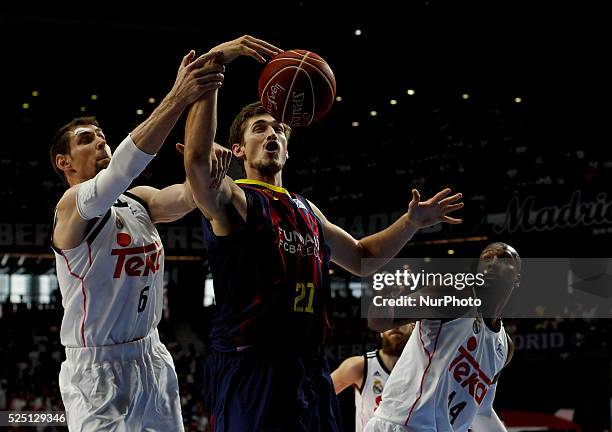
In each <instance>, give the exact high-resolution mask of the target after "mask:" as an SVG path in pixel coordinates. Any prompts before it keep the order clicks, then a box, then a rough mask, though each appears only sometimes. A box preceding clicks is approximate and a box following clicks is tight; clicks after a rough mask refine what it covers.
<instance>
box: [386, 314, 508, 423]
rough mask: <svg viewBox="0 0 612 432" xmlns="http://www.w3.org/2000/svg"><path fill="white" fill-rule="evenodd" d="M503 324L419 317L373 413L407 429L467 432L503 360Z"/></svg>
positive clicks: (489, 400)
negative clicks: (495, 326) (493, 328)
mask: <svg viewBox="0 0 612 432" xmlns="http://www.w3.org/2000/svg"><path fill="white" fill-rule="evenodd" d="M507 356H508V340H507V336H506V331H505V330H504V327H503V324H502V325H501V329H500V331H499V332H497V333H495V332H493V331H491V330H490V329H489V328H488V327H487V326H486V325H485V324H484V322H483V321H482V320H481V319H474V318H459V319H455V320H452V321H448V322H443V321H440V320H421V321H419V322H418V323H417V325H416V328H415V330H414V333H413V337H411V338H410V339H409V340H408V343H407V345H406V347H405V348H404V351H403V352H402V355H401V356H400V358H399V360H398V362H397V364H396V365H395V368H394V369H393V372H392V373H391V376H390V377H389V379H388V380H387V385H386V386H385V390H384V392H383V395H382V401H381V403H380V405H379V407H378V409H377V410H376V416H377V417H381V418H383V419H385V420H387V421H390V422H393V423H396V424H401V425H404V426H405V427H406V429H407V430H408V431H410V432H413V431H414V432H416V431H418V432H425V431H428V432H429V431H432V432H433V431H437V432H466V431H467V430H468V429H469V428H470V426H471V423H472V421H473V419H474V417H475V416H476V414H477V412H478V411H479V410H480V409H482V410H484V409H487V408H488V407H491V405H492V404H493V398H494V397H495V387H496V383H495V382H494V380H495V377H496V376H497V374H498V373H499V372H500V371H501V369H502V368H503V367H504V365H505V363H506V358H507Z"/></svg>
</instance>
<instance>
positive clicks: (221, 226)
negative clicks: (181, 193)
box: [185, 91, 246, 235]
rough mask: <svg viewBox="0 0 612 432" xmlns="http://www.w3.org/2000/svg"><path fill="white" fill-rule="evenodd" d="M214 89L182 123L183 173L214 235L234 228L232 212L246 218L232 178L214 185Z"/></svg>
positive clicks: (241, 196)
mask: <svg viewBox="0 0 612 432" xmlns="http://www.w3.org/2000/svg"><path fill="white" fill-rule="evenodd" d="M216 111H217V91H214V92H211V93H209V94H207V95H206V96H205V97H203V98H202V99H200V100H198V101H197V102H196V103H194V104H193V106H192V107H191V109H190V111H189V115H188V117H187V123H186V126H185V172H186V173H187V179H188V180H189V183H190V184H191V185H192V192H193V197H194V199H195V203H196V205H197V206H198V208H199V209H200V210H201V211H202V213H203V214H204V216H205V217H206V218H207V219H209V220H210V221H211V225H212V227H213V230H214V232H215V234H217V235H228V234H230V233H231V232H233V230H234V229H235V228H236V224H235V223H233V222H234V221H233V220H232V219H231V217H230V216H231V215H230V213H232V214H235V213H236V212H237V213H238V216H239V218H236V219H241V220H242V222H244V221H245V220H246V196H245V195H244V191H243V190H242V189H241V188H240V187H238V186H237V185H236V184H235V183H234V181H233V180H232V179H231V178H230V177H228V176H225V177H224V178H223V179H222V180H221V182H220V184H219V187H218V188H216V187H212V186H213V179H212V175H211V174H212V172H213V168H214V167H213V163H215V157H214V154H213V144H214V139H215V132H216V128H217V114H216ZM230 206H232V207H234V209H233V211H232V209H231V208H230Z"/></svg>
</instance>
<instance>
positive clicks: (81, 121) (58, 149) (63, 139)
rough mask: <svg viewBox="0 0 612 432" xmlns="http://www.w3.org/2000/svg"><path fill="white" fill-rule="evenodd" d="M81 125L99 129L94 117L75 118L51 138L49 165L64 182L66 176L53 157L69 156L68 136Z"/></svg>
mask: <svg viewBox="0 0 612 432" xmlns="http://www.w3.org/2000/svg"><path fill="white" fill-rule="evenodd" d="M83 125H94V126H97V127H100V125H99V124H98V121H97V120H96V118H95V117H77V118H75V119H72V121H71V122H70V123H66V124H65V125H64V126H62V127H61V128H59V130H58V131H57V132H56V133H55V136H54V137H53V141H52V142H51V149H50V150H49V156H50V157H51V165H52V166H53V169H54V170H55V172H56V173H57V174H58V175H59V176H60V177H61V178H62V180H63V181H64V182H66V176H65V175H64V172H63V171H62V170H61V169H59V168H58V167H57V164H56V163H55V157H56V156H57V155H58V154H70V134H69V132H72V131H73V130H74V129H75V128H76V127H77V126H83Z"/></svg>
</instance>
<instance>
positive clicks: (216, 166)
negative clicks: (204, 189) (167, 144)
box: [176, 143, 232, 189]
mask: <svg viewBox="0 0 612 432" xmlns="http://www.w3.org/2000/svg"><path fill="white" fill-rule="evenodd" d="M176 151H177V152H179V153H180V154H182V155H184V154H185V144H181V143H176ZM231 163H232V151H231V150H229V149H227V148H225V147H223V146H222V145H221V144H217V143H213V159H212V171H211V173H210V178H211V180H212V183H211V184H210V188H211V189H218V188H219V186H221V182H222V181H223V179H224V178H225V176H226V175H227V172H228V171H229V167H230V164H231Z"/></svg>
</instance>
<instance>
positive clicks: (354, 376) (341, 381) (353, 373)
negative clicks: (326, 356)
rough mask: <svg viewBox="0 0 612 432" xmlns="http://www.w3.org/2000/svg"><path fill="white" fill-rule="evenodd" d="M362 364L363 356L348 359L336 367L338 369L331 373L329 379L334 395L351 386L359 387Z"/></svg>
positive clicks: (361, 377) (361, 376) (361, 378)
mask: <svg viewBox="0 0 612 432" xmlns="http://www.w3.org/2000/svg"><path fill="white" fill-rule="evenodd" d="M364 362H365V359H364V357H363V356H355V357H349V358H347V359H346V360H344V361H343V362H342V364H341V365H340V366H338V369H336V370H335V371H333V372H332V374H331V378H332V382H333V383H334V391H335V392H336V394H338V393H340V392H341V391H343V390H344V389H345V388H347V387H349V386H352V385H355V386H358V387H359V386H361V382H362V380H363V369H364Z"/></svg>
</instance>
